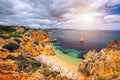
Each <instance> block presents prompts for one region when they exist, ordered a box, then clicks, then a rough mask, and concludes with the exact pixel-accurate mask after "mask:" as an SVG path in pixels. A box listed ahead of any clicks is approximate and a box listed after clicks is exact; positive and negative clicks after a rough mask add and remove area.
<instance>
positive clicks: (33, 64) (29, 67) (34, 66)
mask: <svg viewBox="0 0 120 80" xmlns="http://www.w3.org/2000/svg"><path fill="white" fill-rule="evenodd" d="M7 59H12V60H15V61H16V62H15V64H18V68H17V71H18V72H20V71H24V72H26V73H28V72H35V71H36V70H38V69H39V67H40V66H41V63H40V62H39V61H36V60H32V59H28V58H25V57H24V56H23V55H19V56H18V57H14V56H12V55H8V56H7V57H6V58H3V60H7Z"/></svg>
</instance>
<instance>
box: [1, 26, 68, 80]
mask: <svg viewBox="0 0 120 80" xmlns="http://www.w3.org/2000/svg"><path fill="white" fill-rule="evenodd" d="M0 44H1V45H0V80H61V79H62V80H63V79H65V80H69V79H67V78H66V77H62V76H60V75H59V73H57V72H55V71H53V69H52V68H50V67H48V66H47V65H45V64H43V63H41V62H40V61H36V60H35V59H34V57H36V56H39V55H40V54H44V55H54V54H55V52H54V49H53V48H52V45H51V43H50V38H49V35H48V33H47V32H45V31H43V30H40V29H39V30H36V29H32V28H29V27H26V26H3V25H0Z"/></svg>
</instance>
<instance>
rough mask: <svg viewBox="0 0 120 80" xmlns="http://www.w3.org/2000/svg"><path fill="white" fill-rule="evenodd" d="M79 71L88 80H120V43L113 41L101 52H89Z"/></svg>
mask: <svg viewBox="0 0 120 80" xmlns="http://www.w3.org/2000/svg"><path fill="white" fill-rule="evenodd" d="M79 71H80V73H81V74H82V75H83V76H84V77H85V78H87V80H119V79H120V41H117V40H113V41H111V42H110V43H109V44H108V46H107V47H106V48H104V49H102V50H101V51H100V52H96V51H95V50H91V51H89V52H88V53H87V54H86V55H84V60H83V62H82V63H80V65H79ZM85 80H86V79H85Z"/></svg>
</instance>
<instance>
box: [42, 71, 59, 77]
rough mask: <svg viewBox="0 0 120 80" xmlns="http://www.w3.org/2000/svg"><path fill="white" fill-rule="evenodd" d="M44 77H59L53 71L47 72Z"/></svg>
mask: <svg viewBox="0 0 120 80" xmlns="http://www.w3.org/2000/svg"><path fill="white" fill-rule="evenodd" d="M44 75H45V76H46V77H48V76H50V75H51V76H52V77H56V76H57V73H56V72H53V71H47V72H45V73H44Z"/></svg>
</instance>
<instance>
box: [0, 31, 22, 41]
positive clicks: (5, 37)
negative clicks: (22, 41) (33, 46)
mask: <svg viewBox="0 0 120 80" xmlns="http://www.w3.org/2000/svg"><path fill="white" fill-rule="evenodd" d="M5 34H8V36H4V35H2V34H0V37H1V38H3V39H10V38H11V37H15V38H21V37H22V36H20V34H21V33H19V32H11V31H6V32H5Z"/></svg>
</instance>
